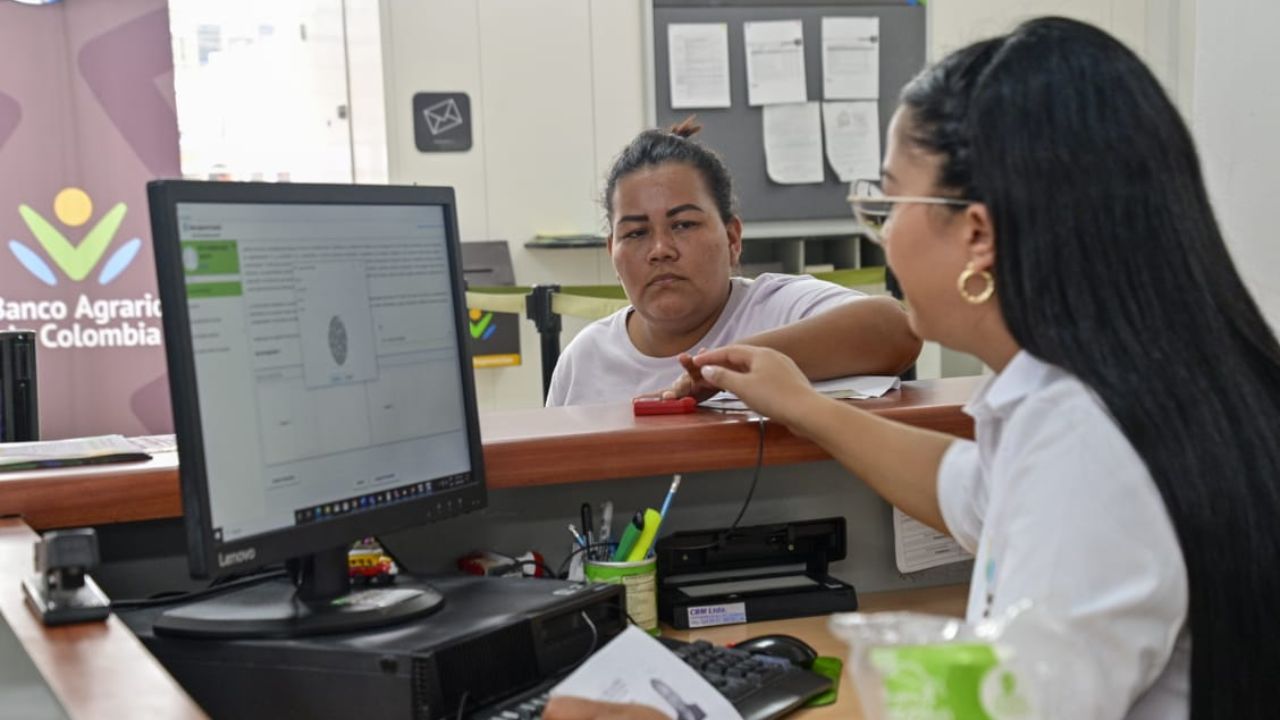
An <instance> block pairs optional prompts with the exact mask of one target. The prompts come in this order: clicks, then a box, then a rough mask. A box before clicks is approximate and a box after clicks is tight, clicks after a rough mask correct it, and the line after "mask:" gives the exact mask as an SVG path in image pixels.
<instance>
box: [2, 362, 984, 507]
mask: <svg viewBox="0 0 1280 720" xmlns="http://www.w3.org/2000/svg"><path fill="white" fill-rule="evenodd" d="M980 380H981V378H976V377H975V378H948V379H944V380H923V381H916V382H909V383H903V387H902V389H901V390H897V391H893V392H890V393H889V394H888V395H886V396H885V397H883V398H879V399H876V400H860V401H857V405H858V407H862V408H866V409H868V410H871V411H872V412H875V413H878V414H880V415H883V416H885V417H889V418H893V419H895V420H899V421H902V422H905V423H908V424H911V425H916V426H918V427H924V428H930V429H933V430H938V431H941V432H947V433H951V434H954V435H959V436H962V437H972V433H973V423H972V420H971V419H970V418H969V417H968V416H967V415H965V414H964V413H963V412H962V411H961V407H962V406H963V405H964V403H965V402H966V401H967V400H968V399H969V396H970V395H971V394H972V393H973V391H974V389H975V388H976V387H977V385H978V383H979V382H980ZM481 435H482V436H483V438H484V458H485V473H486V482H487V483H488V486H489V487H490V488H511V487H527V486H533V485H550V484H556V483H571V482H586V481H592V480H608V479H613V478H623V477H644V476H649V475H664V474H667V473H672V472H698V471H706V470H729V469H735V468H745V467H751V466H752V465H754V464H755V461H756V445H757V442H758V439H759V438H758V433H757V429H756V426H755V423H754V422H753V421H750V420H748V419H746V418H745V417H744V416H742V415H735V414H724V413H717V412H712V411H706V410H704V411H699V412H697V413H694V414H691V415H667V416H653V417H640V418H637V417H635V416H634V415H633V414H632V412H631V405H630V403H614V404H608V405H582V406H575V407H560V408H545V409H533V410H515V411H505V412H495V413H486V414H484V415H482V416H481ZM827 457H828V455H827V454H826V453H825V452H824V451H823V450H822V449H821V448H819V447H818V446H816V445H814V444H813V443H810V442H809V441H807V440H803V439H801V438H798V437H796V436H795V435H792V434H791V432H790V431H788V430H787V429H786V428H785V427H783V426H781V425H778V424H770V425H768V426H767V429H766V435H765V452H764V462H765V464H767V465H781V464H789V463H799V462H810V461H814V460H824V459H826V458H827ZM181 514H182V501H181V497H180V494H179V489H178V456H177V453H173V452H168V453H158V454H157V455H156V456H155V457H154V458H153V459H151V460H149V461H146V462H142V463H124V464H119V465H95V466H87V467H79V468H66V469H61V470H38V471H28V472H16V473H0V516H6V515H18V516H21V517H23V518H24V519H25V520H26V521H27V524H28V525H30V526H31V527H33V528H35V529H37V530H48V529H52V528H60V527H78V526H84V525H104V524H110V523H120V522H132V521H138V520H155V519H159V518H172V517H179V516H181Z"/></svg>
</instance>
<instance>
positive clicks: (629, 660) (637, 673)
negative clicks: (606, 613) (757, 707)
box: [551, 625, 742, 720]
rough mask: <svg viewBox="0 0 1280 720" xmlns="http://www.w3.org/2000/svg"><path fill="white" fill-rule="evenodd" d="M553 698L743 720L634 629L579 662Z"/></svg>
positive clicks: (674, 714)
mask: <svg viewBox="0 0 1280 720" xmlns="http://www.w3.org/2000/svg"><path fill="white" fill-rule="evenodd" d="M551 695H552V696H553V697H559V696H562V695H564V696H569V697H580V698H586V699H588V700H597V701H601V702H613V703H636V704H639V705H647V706H649V707H651V708H654V709H655V710H658V711H660V712H661V713H662V714H664V715H666V716H667V717H671V718H681V719H682V720H683V718H738V719H739V720H741V718H742V716H741V715H739V714H738V711H737V710H735V709H734V707H733V705H730V704H729V701H728V699H726V698H725V696H724V695H721V694H720V691H719V690H716V689H715V688H714V687H713V686H712V685H711V683H709V682H707V681H706V680H704V679H702V676H701V675H699V674H698V673H697V672H695V671H694V669H693V668H691V667H689V666H688V665H687V664H685V663H684V662H682V661H681V660H680V658H678V657H676V656H675V654H673V653H672V652H671V651H670V650H668V649H667V648H665V647H663V645H662V643H660V642H658V641H657V640H655V639H653V638H652V637H650V636H649V635H648V634H647V633H645V632H644V631H643V630H640V629H639V628H637V627H635V626H634V625H632V626H631V627H628V628H627V629H626V630H624V631H622V634H620V635H618V636H617V637H616V638H614V639H613V640H611V641H610V642H609V644H608V645H605V646H604V648H603V649H602V650H600V651H599V652H597V653H596V654H594V655H592V656H591V657H590V658H588V659H587V661H586V662H584V663H582V665H581V666H579V667H578V669H577V670H574V671H573V673H572V674H571V675H569V677H567V678H565V680H564V682H562V683H560V684H559V685H557V686H556V687H555V688H554V689H553V690H552V691H551Z"/></svg>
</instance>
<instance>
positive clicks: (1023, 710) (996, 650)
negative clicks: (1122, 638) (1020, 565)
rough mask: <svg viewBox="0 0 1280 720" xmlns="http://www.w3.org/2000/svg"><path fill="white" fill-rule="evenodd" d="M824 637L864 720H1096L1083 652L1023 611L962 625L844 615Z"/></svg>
mask: <svg viewBox="0 0 1280 720" xmlns="http://www.w3.org/2000/svg"><path fill="white" fill-rule="evenodd" d="M830 625H831V631H832V633H833V634H834V635H836V636H837V637H839V638H842V639H844V640H845V641H846V642H848V643H849V645H850V653H849V662H848V664H847V665H846V667H848V669H849V672H850V673H851V674H852V676H853V680H854V683H855V684H856V685H857V687H858V695H859V697H860V698H861V701H862V708H863V712H864V714H865V715H866V717H867V718H868V720H1059V719H1062V720H1066V719H1068V718H1069V719H1070V720H1079V718H1090V717H1097V716H1098V711H1099V707H1098V703H1097V700H1098V691H1099V687H1100V682H1101V678H1100V676H1099V670H1098V668H1097V667H1096V665H1095V664H1094V663H1093V661H1092V659H1091V657H1090V654H1089V652H1088V648H1087V647H1085V646H1084V645H1083V643H1081V642H1079V641H1078V640H1076V639H1074V638H1073V637H1072V636H1071V635H1069V634H1068V633H1067V632H1066V629H1065V628H1064V627H1063V626H1062V625H1061V624H1060V623H1058V622H1057V621H1055V619H1054V618H1053V617H1052V616H1050V615H1049V614H1048V613H1046V612H1043V611H1041V610H1039V609H1038V608H1035V607H1033V606H1032V605H1031V604H1030V603H1029V602H1027V603H1022V604H1019V605H1016V606H1014V607H1012V608H1010V610H1009V611H1008V612H1006V613H1004V614H1003V615H1001V616H998V617H995V618H992V619H990V620H984V621H983V622H981V623H978V624H976V625H969V624H967V623H965V622H963V621H962V620H959V619H956V618H950V617H943V616H939V615H926V614H921V613H908V612H889V613H871V614H866V613H843V614H839V615H834V616H832V618H831V623H830Z"/></svg>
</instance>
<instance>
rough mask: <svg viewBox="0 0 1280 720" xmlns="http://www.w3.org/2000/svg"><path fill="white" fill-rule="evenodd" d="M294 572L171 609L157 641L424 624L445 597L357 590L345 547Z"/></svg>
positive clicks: (409, 590)
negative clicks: (421, 619) (415, 620)
mask: <svg viewBox="0 0 1280 720" xmlns="http://www.w3.org/2000/svg"><path fill="white" fill-rule="evenodd" d="M288 565H289V575H290V577H289V578H280V579H274V580H265V581H263V582H260V583H257V584H254V585H251V586H249V587H246V588H240V589H236V590H228V591H226V592H225V593H220V594H218V595H215V596H214V597H211V598H208V599H206V600H197V601H193V602H189V603H186V604H184V605H181V606H179V607H175V608H171V609H169V610H166V611H165V612H163V613H161V615H160V617H159V618H157V620H156V623H155V632H156V634H157V635H169V636H180V637H203V638H220V639H230V638H286V637H301V636H305V635H319V634H324V633H343V632H354V631H357V630H364V629H367V628H372V627H378V626H381V625H390V624H393V623H398V622H403V621H406V620H409V619H410V618H415V617H421V616H423V615H427V614H430V613H432V612H434V611H436V610H439V609H440V608H441V607H442V605H443V604H444V598H443V597H442V596H441V595H440V593H438V592H436V591H435V590H433V589H431V588H430V587H425V586H422V585H415V586H413V587H382V588H352V587H351V581H350V579H349V576H348V571H347V548H346V547H345V546H344V547H340V548H333V549H331V550H326V551H324V552H319V553H316V554H314V555H308V556H306V557H302V558H297V559H294V560H290V561H289V563H288Z"/></svg>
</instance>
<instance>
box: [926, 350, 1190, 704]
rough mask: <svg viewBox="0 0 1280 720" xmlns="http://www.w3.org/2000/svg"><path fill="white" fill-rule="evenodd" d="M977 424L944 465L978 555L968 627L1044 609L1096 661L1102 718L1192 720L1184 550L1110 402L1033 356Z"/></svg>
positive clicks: (1018, 360) (946, 488) (948, 503)
mask: <svg viewBox="0 0 1280 720" xmlns="http://www.w3.org/2000/svg"><path fill="white" fill-rule="evenodd" d="M965 412H966V413H968V414H969V415H972V416H973V418H974V421H975V437H976V438H977V440H976V442H970V441H958V442H955V443H953V444H952V445H951V447H950V448H949V449H948V450H947V453H946V455H944V456H943V459H942V464H941V466H940V467H939V469H938V502H939V504H940V506H941V509H942V516H943V520H944V521H945V522H946V524H947V528H948V529H949V530H950V531H951V534H952V535H953V536H954V537H955V538H956V540H957V541H958V542H959V543H960V544H961V545H962V546H964V547H965V549H967V550H969V551H970V552H972V553H974V554H975V556H976V560H975V563H974V570H973V580H972V584H971V586H970V591H969V609H968V620H969V621H970V622H974V621H977V620H980V619H982V618H983V617H985V616H986V615H988V614H997V613H1000V612H1001V611H1003V610H1004V609H1006V608H1008V607H1009V606H1010V605H1012V604H1014V603H1016V602H1018V601H1020V600H1023V599H1030V600H1032V601H1033V602H1034V603H1035V604H1036V605H1039V606H1040V607H1042V608H1044V609H1046V610H1048V611H1049V612H1050V613H1051V614H1052V615H1053V616H1055V617H1057V618H1059V619H1061V620H1062V621H1063V623H1064V624H1065V625H1066V626H1067V628H1068V630H1069V631H1070V632H1071V633H1072V634H1073V635H1075V636H1076V637H1078V638H1080V639H1081V640H1082V641H1083V643H1082V644H1083V646H1085V647H1088V648H1089V649H1090V650H1091V651H1092V652H1093V654H1094V660H1095V661H1096V663H1097V667H1098V668H1099V669H1100V670H1101V672H1100V676H1101V680H1102V688H1101V692H1102V702H1101V703H1100V707H1102V708H1103V713H1104V714H1102V715H1099V716H1098V717H1100V718H1117V719H1119V718H1127V719H1129V720H1137V719H1142V720H1148V719H1149V720H1156V719H1157V718H1158V719H1159V720H1169V719H1171V718H1172V719H1174V720H1176V719H1178V718H1186V717H1188V715H1189V712H1190V711H1189V696H1190V674H1189V673H1190V667H1191V645H1190V639H1189V636H1188V635H1187V633H1186V632H1185V630H1184V625H1185V623H1186V619H1187V571H1186V566H1185V565H1184V563H1183V560H1182V551H1181V548H1180V547H1179V545H1178V539H1177V536H1176V535H1175V533H1174V529H1173V523H1172V522H1171V521H1170V519H1169V515H1168V512H1167V511H1166V509H1165V505H1164V502H1163V500H1162V499H1161V497H1160V493H1159V491H1158V490H1157V489H1156V486H1155V483H1154V481H1152V479H1151V474H1150V473H1149V472H1148V471H1147V467H1146V464H1145V463H1143V462H1142V459H1141V458H1140V457H1139V456H1138V454H1137V452H1136V451H1135V450H1134V449H1133V446H1132V445H1130V444H1129V441H1128V439H1127V438H1126V437H1125V436H1124V434H1123V433H1122V432H1121V431H1120V428H1119V426H1117V425H1116V422H1115V420H1114V419H1112V417H1111V415H1110V414H1108V412H1107V409H1106V407H1105V406H1104V405H1103V403H1102V401H1101V400H1099V398H1098V397H1097V396H1096V395H1095V394H1094V393H1093V392H1092V391H1091V390H1090V389H1089V388H1088V387H1086V386H1085V385H1084V384H1083V383H1082V382H1080V380H1078V379H1077V378H1076V377H1075V376H1073V375H1071V374H1070V373H1068V372H1066V371H1065V370H1062V369H1061V368H1058V367H1055V366H1052V365H1049V364H1047V363H1044V362H1042V361H1040V360H1038V359H1036V358H1035V357H1033V356H1031V355H1030V354H1028V353H1026V352H1025V351H1024V352H1020V353H1018V355H1016V356H1015V357H1014V358H1013V360H1012V361H1010V363H1009V365H1008V366H1007V367H1005V369H1004V370H1003V371H1002V372H1001V373H1000V374H999V375H997V376H995V377H993V378H991V379H990V380H988V381H987V382H986V384H984V385H983V386H982V388H981V389H979V391H978V393H977V395H976V396H975V397H974V398H973V400H971V401H970V402H969V403H968V404H967V405H966V406H965Z"/></svg>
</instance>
